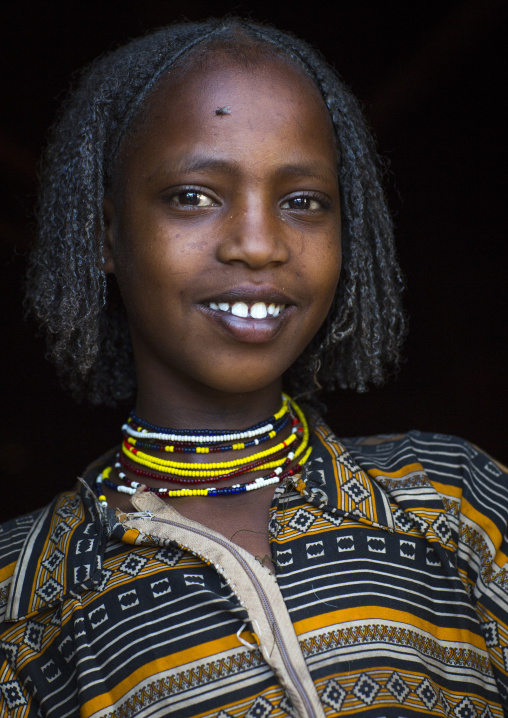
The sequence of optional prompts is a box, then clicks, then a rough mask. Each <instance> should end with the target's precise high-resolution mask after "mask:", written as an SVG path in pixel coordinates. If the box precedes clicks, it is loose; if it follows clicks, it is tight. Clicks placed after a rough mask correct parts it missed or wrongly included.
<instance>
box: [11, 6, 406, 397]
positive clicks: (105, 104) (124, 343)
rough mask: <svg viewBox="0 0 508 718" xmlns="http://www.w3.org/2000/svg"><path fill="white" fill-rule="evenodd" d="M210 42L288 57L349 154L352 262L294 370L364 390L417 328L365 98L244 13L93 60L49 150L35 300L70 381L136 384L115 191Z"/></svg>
mask: <svg viewBox="0 0 508 718" xmlns="http://www.w3.org/2000/svg"><path fill="white" fill-rule="evenodd" d="M210 46H212V47H213V46H216V47H222V48H227V49H228V51H230V52H231V53H232V54H233V55H234V54H235V53H237V54H239V55H241V53H242V50H243V49H245V48H248V47H252V46H256V47H258V49H261V50H262V51H263V53H271V54H272V55H273V56H278V57H280V58H284V59H285V60H286V61H288V62H290V63H291V64H293V66H296V67H298V68H300V70H301V71H303V72H305V73H306V74H307V75H308V76H309V77H310V78H311V79H312V81H313V82H314V83H315V85H316V86H317V88H318V90H319V92H320V94H321V96H322V98H323V100H324V102H325V104H326V106H327V108H328V112H329V115H330V118H331V120H332V123H333V128H334V133H335V140H336V147H337V153H338V182H339V188H340V198H341V213H342V247H343V265H342V274H341V279H340V282H339V285H338V289H337V292H336V296H335V298H334V301H333V304H332V307H331V309H330V311H329V313H328V315H327V317H326V319H325V322H324V324H323V326H322V327H321V328H320V330H319V331H318V333H317V335H316V336H315V337H314V339H313V340H312V342H311V343H310V345H309V346H308V347H307V349H306V350H305V352H304V353H303V354H302V356H301V357H300V358H299V359H298V360H297V362H296V363H295V364H294V365H293V366H292V367H291V368H290V369H289V370H288V371H287V373H286V376H285V377H284V383H285V385H286V387H287V388H288V389H289V390H290V391H292V392H294V393H296V394H298V395H302V394H311V393H312V392H313V391H316V387H319V388H321V387H324V388H326V389H332V388H334V387H335V386H336V385H339V386H340V387H343V388H347V387H349V388H356V389H357V390H359V391H364V390H365V388H366V385H367V383H368V382H373V383H380V382H381V381H382V380H383V378H384V371H385V366H386V365H396V364H397V362H398V360H399V351H400V344H401V341H402V338H403V334H404V330H405V320H404V314H403V311H402V309H401V304H400V293H401V290H402V279H401V274H400V270H399V267H398V264H397V258H396V254H395V249H394V243H393V231H392V223H391V218H390V215H389V212H388V210H387V207H386V202H385V199H384V195H383V191H382V189H381V184H380V169H379V167H380V165H379V161H378V158H377V155H376V151H375V146H374V142H373V140H372V137H371V135H370V133H369V131H368V129H367V127H366V123H365V121H364V119H363V116H362V113H361V111H360V108H359V105H358V103H357V101H356V99H355V98H354V97H353V96H352V95H351V93H350V92H349V90H348V89H347V88H346V87H345V86H344V83H343V82H342V81H341V80H340V78H339V77H338V76H337V74H336V73H335V71H334V70H333V69H332V68H331V67H330V66H329V65H328V64H327V63H326V62H325V61H324V60H323V59H322V57H321V56H320V55H319V53H318V52H316V51H315V50H314V49H313V48H311V47H309V45H307V44H306V43H305V42H303V41H301V40H299V39H297V38H295V37H294V36H292V35H291V34H289V33H285V32H281V31H279V30H277V29H275V28H273V27H270V26H265V25H262V24H258V23H254V22H250V21H247V20H243V19H240V18H226V19H217V18H212V19H209V20H207V21H205V22H199V23H194V22H192V23H190V22H189V23H181V24H175V25H172V26H169V27H165V28H161V29H158V30H155V31H154V32H152V33H150V34H148V35H146V36H144V37H140V38H138V39H135V40H133V41H131V42H129V43H128V44H126V45H124V46H123V47H120V48H119V49H117V50H115V51H113V52H111V53H108V54H106V55H105V56H103V57H101V58H98V59H97V60H96V61H95V62H94V63H92V65H90V67H88V68H87V69H85V71H84V72H83V74H82V76H81V78H80V81H79V83H78V84H77V86H76V87H75V88H74V89H73V90H72V91H71V92H70V94H69V96H68V98H67V100H66V102H65V103H64V106H63V108H62V113H61V115H60V118H59V120H58V121H57V122H56V124H55V125H54V127H53V129H52V132H51V136H50V142H49V146H48V148H47V151H46V154H45V156H44V158H43V170H42V174H41V192H40V199H39V205H38V222H39V234H38V242H37V244H36V246H35V247H34V249H33V251H32V254H31V258H30V263H29V269H28V276H27V292H26V300H25V302H26V307H27V310H28V312H30V313H32V314H33V315H34V316H35V318H36V319H37V321H38V322H39V325H40V326H41V327H42V329H43V330H44V331H45V332H46V334H47V340H48V347H49V353H50V356H51V358H52V360H53V361H54V363H55V364H56V367H57V369H58V371H59V374H60V377H61V379H62V381H63V382H64V384H65V385H66V386H67V387H68V388H69V389H70V391H71V393H72V395H73V396H74V397H75V398H77V399H82V398H84V397H86V398H88V399H89V400H90V401H91V402H92V403H94V404H100V403H106V404H110V405H111V404H115V403H116V402H117V401H119V400H125V399H129V398H132V397H133V395H134V394H135V391H136V382H135V372H134V361H133V354H132V348H131V344H130V338H129V331H128V325H127V318H126V314H125V309H124V307H123V303H122V300H121V298H120V295H119V291H118V287H117V285H116V280H115V278H114V277H112V276H111V275H108V277H106V275H105V274H104V272H103V270H102V238H103V233H104V219H103V206H102V202H103V198H104V196H105V194H106V193H107V192H108V190H110V189H111V188H112V186H113V184H114V174H115V167H116V164H117V161H118V157H119V151H120V146H121V144H122V141H123V140H124V139H125V138H126V137H128V135H129V133H130V132H132V131H134V129H135V128H136V126H137V125H138V123H139V122H140V121H142V119H143V117H142V113H143V108H144V107H146V101H147V99H148V97H149V96H150V94H151V93H152V92H153V91H155V90H156V89H157V84H158V83H159V81H160V80H161V79H162V78H163V76H164V74H165V73H166V72H167V71H168V70H169V69H170V68H175V67H178V66H179V65H180V66H181V65H182V63H184V62H185V61H186V60H187V59H188V58H189V56H190V55H191V54H192V53H196V52H198V51H199V50H203V49H209V48H210Z"/></svg>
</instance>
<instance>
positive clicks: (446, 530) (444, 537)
mask: <svg viewBox="0 0 508 718" xmlns="http://www.w3.org/2000/svg"><path fill="white" fill-rule="evenodd" d="M432 530H433V531H434V533H435V534H436V535H437V536H439V538H440V539H441V541H442V542H443V543H444V544H447V543H448V541H449V540H450V539H451V537H452V531H451V529H450V525H449V523H448V521H447V519H446V516H445V515H444V514H440V515H439V516H438V517H437V519H436V520H435V521H434V522H433V523H432Z"/></svg>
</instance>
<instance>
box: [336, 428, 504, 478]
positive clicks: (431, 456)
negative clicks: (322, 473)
mask: <svg viewBox="0 0 508 718" xmlns="http://www.w3.org/2000/svg"><path fill="white" fill-rule="evenodd" d="M340 442H341V443H342V444H343V445H344V446H345V448H346V449H347V450H348V451H349V452H350V453H351V455H352V456H354V457H355V458H356V459H357V460H358V461H359V462H361V463H362V464H363V465H364V467H365V468H366V467H372V468H374V467H376V468H379V469H385V470H386V472H387V473H397V472H401V471H403V469H404V468H405V467H407V468H408V469H420V470H422V469H423V470H424V471H425V473H426V475H427V476H428V478H429V479H430V480H431V481H432V482H436V483H443V484H451V485H453V484H456V485H458V484H461V485H462V486H465V487H466V486H468V485H470V484H471V481H477V480H480V479H481V480H485V481H492V480H493V481H496V480H498V481H500V482H501V483H505V482H506V480H507V478H508V471H507V469H506V468H505V467H503V466H502V465H501V464H499V463H498V462H496V461H495V460H494V459H492V458H491V457H490V456H489V455H488V454H486V453H485V452H484V451H482V450H481V449H479V448H478V447H477V446H475V445H474V444H471V443H470V442H469V441H467V440H465V439H461V438H460V437H458V436H451V435H448V434H439V433H427V432H422V431H416V430H414V431H408V432H406V433H404V434H396V435H378V436H370V437H357V438H346V439H340Z"/></svg>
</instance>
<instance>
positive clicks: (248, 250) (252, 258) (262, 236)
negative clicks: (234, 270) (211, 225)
mask: <svg viewBox="0 0 508 718" xmlns="http://www.w3.org/2000/svg"><path fill="white" fill-rule="evenodd" d="M224 224H225V227H224V234H223V237H222V241H221V242H220V243H219V246H218V249H217V258H218V259H219V261H221V262H223V263H225V264H234V263H241V264H244V265H246V266H248V267H249V268H251V269H262V268H263V267H266V266H268V265H278V264H285V263H286V262H287V261H288V259H289V248H288V245H287V242H286V241H285V236H284V235H285V228H284V221H283V219H282V218H281V217H279V216H278V214H277V210H276V208H272V207H270V206H269V205H268V203H266V202H264V201H263V200H261V199H259V200H252V199H251V200H249V201H248V202H244V203H242V204H241V206H239V207H235V208H231V211H229V212H228V213H227V216H226V219H225V222H224Z"/></svg>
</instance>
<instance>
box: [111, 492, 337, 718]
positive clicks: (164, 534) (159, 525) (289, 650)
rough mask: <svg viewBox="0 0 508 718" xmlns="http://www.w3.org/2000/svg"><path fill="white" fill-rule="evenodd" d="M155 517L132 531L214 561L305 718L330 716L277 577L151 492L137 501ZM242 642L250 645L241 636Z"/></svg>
mask: <svg viewBox="0 0 508 718" xmlns="http://www.w3.org/2000/svg"><path fill="white" fill-rule="evenodd" d="M132 503H133V504H134V506H135V507H136V509H138V511H140V512H145V511H148V512H150V514H151V515H152V516H151V517H150V518H143V517H139V518H134V517H132V518H130V519H129V520H128V521H126V522H124V524H123V525H124V526H125V527H126V528H131V529H136V530H138V531H140V533H141V534H145V535H149V536H157V537H158V538H161V539H170V540H171V541H175V542H177V543H178V544H179V545H180V546H182V547H183V548H185V549H188V550H190V551H192V552H193V553H195V554H196V555H198V556H200V557H201V558H202V559H203V560H204V561H206V562H207V563H211V564H212V565H214V566H215V568H216V569H217V570H218V571H219V572H220V573H221V574H222V575H223V576H224V578H225V579H226V580H227V581H228V583H229V584H230V586H231V588H232V590H233V591H234V593H235V594H236V596H237V597H238V598H239V600H240V602H241V603H242V605H243V606H244V607H245V609H246V611H247V613H248V614H249V619H250V621H251V625H252V627H253V630H254V633H255V635H256V637H257V638H258V640H259V646H260V650H261V652H262V654H263V657H264V659H265V660H266V662H267V663H268V665H269V666H270V667H271V668H272V670H273V671H274V673H275V674H276V676H277V678H278V679H279V681H280V683H281V684H282V685H283V686H284V688H285V689H286V691H287V693H288V695H289V698H290V700H291V704H292V705H293V708H294V709H295V710H296V713H297V715H298V717H299V718H324V716H325V714H324V711H323V708H322V706H321V703H320V700H319V697H318V694H317V691H316V688H315V686H314V683H313V681H312V678H311V676H310V673H309V670H308V668H307V665H306V663H305V660H304V657H303V654H302V651H301V649H300V645H299V643H298V638H297V636H296V633H295V631H294V628H293V624H292V623H291V619H290V617H289V613H288V611H287V608H286V605H285V603H284V600H283V598H282V594H281V592H280V589H279V586H278V585H277V581H276V580H275V578H274V576H272V575H271V574H270V573H269V572H268V571H267V570H266V569H265V568H263V567H262V566H261V565H260V564H259V563H258V561H256V559H255V558H254V556H252V555H251V554H250V553H248V551H245V550H244V549H242V548H241V547H240V546H237V545H236V544H234V543H232V542H231V541H229V540H228V539H226V538H225V537H224V536H222V534H220V533H218V532H216V531H212V530H211V529H209V528H207V527H206V526H203V525H202V524H200V523H197V522H196V521H191V520H190V519H187V518H185V517H184V516H182V515H181V514H179V513H178V512H177V511H176V510H175V509H174V508H172V507H171V506H168V505H167V504H165V503H164V501H162V499H160V498H159V497H157V496H155V495H154V494H151V493H148V492H145V493H138V494H136V496H134V497H133V499H132ZM239 640H240V641H241V642H242V643H244V644H245V643H246V642H245V641H243V640H242V639H241V638H240V639H239Z"/></svg>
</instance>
